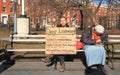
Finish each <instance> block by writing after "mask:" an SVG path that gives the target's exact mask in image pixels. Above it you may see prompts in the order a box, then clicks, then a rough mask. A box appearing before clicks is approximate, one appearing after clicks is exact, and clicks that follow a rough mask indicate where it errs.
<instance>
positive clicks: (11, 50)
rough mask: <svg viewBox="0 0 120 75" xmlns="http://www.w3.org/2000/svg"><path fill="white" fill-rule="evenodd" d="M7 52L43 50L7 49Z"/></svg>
mask: <svg viewBox="0 0 120 75" xmlns="http://www.w3.org/2000/svg"><path fill="white" fill-rule="evenodd" d="M7 51H18V52H19V51H45V49H7Z"/></svg>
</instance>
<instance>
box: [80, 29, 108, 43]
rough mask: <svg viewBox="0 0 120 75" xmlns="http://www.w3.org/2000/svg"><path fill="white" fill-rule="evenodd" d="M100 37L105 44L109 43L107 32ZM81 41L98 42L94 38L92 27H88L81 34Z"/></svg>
mask: <svg viewBox="0 0 120 75" xmlns="http://www.w3.org/2000/svg"><path fill="white" fill-rule="evenodd" d="M100 38H101V40H102V42H103V44H107V43H108V35H107V34H104V33H103V34H101V35H100ZM80 41H81V42H83V43H85V44H86V45H95V44H96V40H95V39H92V27H91V28H88V29H86V30H85V31H84V32H83V33H82V36H81V40H80Z"/></svg>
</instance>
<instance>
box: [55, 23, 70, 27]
mask: <svg viewBox="0 0 120 75" xmlns="http://www.w3.org/2000/svg"><path fill="white" fill-rule="evenodd" d="M57 27H63V26H62V25H61V24H59V25H57ZM65 27H69V25H68V24H66V25H65Z"/></svg>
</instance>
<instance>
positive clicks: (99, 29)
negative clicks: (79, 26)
mask: <svg viewBox="0 0 120 75" xmlns="http://www.w3.org/2000/svg"><path fill="white" fill-rule="evenodd" d="M104 30H105V29H104V27H103V26H102V25H96V26H95V31H96V32H97V33H100V34H102V33H103V32H104Z"/></svg>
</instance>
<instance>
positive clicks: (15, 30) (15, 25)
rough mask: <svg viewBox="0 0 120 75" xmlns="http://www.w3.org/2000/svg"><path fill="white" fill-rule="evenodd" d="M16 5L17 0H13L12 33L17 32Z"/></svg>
mask: <svg viewBox="0 0 120 75" xmlns="http://www.w3.org/2000/svg"><path fill="white" fill-rule="evenodd" d="M16 5H17V1H16V0H14V33H17V24H16V10H17V9H16Z"/></svg>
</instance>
